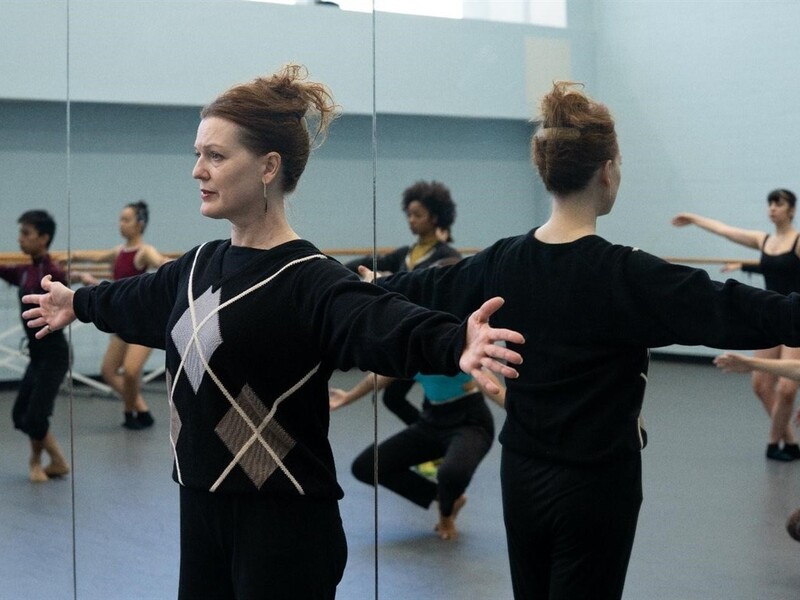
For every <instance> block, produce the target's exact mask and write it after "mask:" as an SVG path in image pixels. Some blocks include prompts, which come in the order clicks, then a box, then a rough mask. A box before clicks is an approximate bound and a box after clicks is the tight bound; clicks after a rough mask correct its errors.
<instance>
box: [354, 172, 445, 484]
mask: <svg viewBox="0 0 800 600" xmlns="http://www.w3.org/2000/svg"><path fill="white" fill-rule="evenodd" d="M400 205H401V208H402V210H403V212H404V213H405V215H406V219H407V220H408V227H409V229H410V230H411V233H413V234H414V235H415V236H417V239H416V241H415V242H414V243H413V244H412V245H410V246H400V247H399V248H396V249H395V250H393V251H392V252H389V253H388V254H384V255H382V256H378V257H377V263H376V265H377V267H376V268H377V269H378V271H379V272H380V273H381V275H391V274H392V273H399V272H401V271H412V270H414V269H425V268H427V267H430V266H431V265H433V264H434V263H437V262H439V261H441V260H444V259H452V260H458V259H460V258H461V254H460V253H459V252H458V250H456V249H455V248H454V247H453V246H451V243H452V241H453V236H452V228H453V224H454V223H455V220H456V204H455V202H453V198H452V196H451V195H450V190H449V189H448V188H447V187H446V186H445V185H443V184H441V183H439V182H438V181H430V182H428V181H417V182H416V183H414V184H413V185H411V186H409V187H407V188H406V189H405V190H403V197H402V201H401V204H400ZM346 266H347V268H349V269H350V270H352V271H353V272H357V271H358V267H360V266H365V267H369V268H370V269H371V268H372V266H373V264H372V256H363V257H361V258H358V259H355V260H352V261H350V262H348V263H346ZM413 386H414V381H413V380H410V379H393V380H392V381H391V382H390V383H388V384H387V385H386V387H385V389H384V390H383V404H384V406H386V408H388V409H389V410H390V411H391V412H392V413H394V414H395V415H397V417H398V418H399V419H400V420H401V421H402V422H403V423H405V424H406V425H411V424H413V423H416V422H417V421H418V420H419V418H420V414H421V413H420V409H419V408H417V407H416V406H415V405H414V404H412V403H411V402H409V400H408V397H407V396H408V392H409V391H410V390H411V388H412V387H413ZM426 468H427V469H429V470H430V471H431V472H435V469H436V467H435V466H433V465H432V463H431V464H430V465H427V467H426Z"/></svg>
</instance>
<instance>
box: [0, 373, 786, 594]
mask: <svg viewBox="0 0 800 600" xmlns="http://www.w3.org/2000/svg"><path fill="white" fill-rule="evenodd" d="M359 377H360V374H359V373H344V374H337V375H336V376H335V377H334V380H333V381H332V384H333V385H335V386H337V387H348V386H349V385H351V384H353V383H354V382H355V381H356V380H357V379H358V378H359ZM14 394H15V392H14V390H11V389H6V390H5V391H2V392H0V415H2V418H1V419H0V600H40V599H47V600H61V599H64V600H67V599H80V600H116V599H118V600H128V599H130V600H160V599H172V598H175V597H176V589H177V565H178V503H177V499H178V493H177V485H176V484H175V483H174V482H173V481H172V479H171V477H170V473H171V462H170V461H171V453H170V447H169V441H168V426H167V423H168V419H167V406H166V401H165V399H164V398H165V393H164V387H163V384H162V383H152V384H148V386H147V387H146V390H145V395H146V397H147V399H148V401H149V402H150V405H151V407H152V409H153V412H154V414H155V416H156V419H157V422H156V425H155V427H153V428H152V429H150V430H146V431H141V432H130V431H127V430H125V429H123V428H122V427H120V422H121V416H122V415H121V408H120V403H119V402H117V401H116V400H113V399H110V398H109V397H107V396H102V395H96V394H92V393H89V391H88V388H85V387H78V388H75V390H73V392H72V393H71V395H70V394H64V395H62V396H61V397H60V398H59V400H58V403H57V407H56V414H55V416H54V419H53V427H54V431H55V432H56V434H57V436H58V437H59V439H60V440H61V441H62V444H63V445H64V446H65V447H66V446H70V440H71V447H70V452H71V454H72V458H71V460H72V462H73V466H74V470H73V477H72V478H65V479H62V480H51V481H49V482H47V483H43V484H32V483H30V482H29V481H28V479H27V459H28V447H27V442H26V440H25V438H24V437H22V435H21V434H19V432H16V431H14V430H13V428H12V426H11V424H10V412H11V404H12V402H13V398H14ZM492 410H493V412H494V415H495V420H496V424H497V426H498V429H499V426H500V425H501V423H502V419H503V415H502V411H500V410H499V409H496V407H494V406H493V407H492ZM644 416H645V421H646V426H647V430H648V432H649V438H650V443H649V446H648V447H647V448H646V449H645V451H644V455H643V470H644V495H645V499H644V504H643V506H642V511H641V515H640V519H639V529H638V532H637V536H636V542H635V546H634V550H633V557H632V559H631V564H630V568H629V571H628V578H627V582H626V587H625V596H624V598H625V599H626V600H650V599H652V600H716V599H719V600H754V599H755V600H761V599H764V600H797V598H800V544H798V543H797V542H795V541H793V540H791V539H790V538H789V536H788V535H787V534H786V531H785V528H784V524H785V520H786V517H787V515H788V514H789V513H790V512H791V511H792V510H794V509H795V508H797V507H798V506H800V462H795V463H789V464H782V463H775V462H772V461H767V460H766V459H765V458H764V447H765V444H766V432H767V425H768V423H767V418H766V416H765V415H764V414H763V412H762V409H761V407H760V405H759V404H758V403H757V401H756V400H755V399H754V397H753V396H752V395H751V393H750V387H749V379H748V377H747V376H743V375H725V374H722V373H720V372H718V371H717V370H716V369H715V368H714V367H712V366H710V364H709V365H703V364H696V363H694V362H686V363H683V362H673V361H665V360H654V361H653V363H652V366H651V373H650V382H649V386H648V392H647V397H646V400H645V411H644ZM70 417H71V423H70ZM377 422H378V431H379V437H380V438H384V437H386V436H387V435H389V434H391V433H393V432H394V431H396V430H398V429H399V428H400V422H399V421H397V419H395V418H394V417H393V416H391V415H387V414H385V411H383V410H380V411H379V414H378V416H377ZM372 430H373V411H372V403H371V402H370V401H369V400H368V399H365V400H363V401H361V402H360V403H357V404H355V405H353V406H350V407H347V408H345V409H343V410H341V411H338V412H336V413H334V414H333V415H332V419H331V433H330V436H331V441H332V445H333V448H334V452H335V454H336V459H337V465H338V471H339V477H340V481H341V484H342V487H343V488H344V490H345V498H344V499H343V500H342V501H341V504H340V506H341V511H342V517H343V520H344V524H345V529H346V531H347V537H348V547H349V559H348V564H347V569H346V571H345V575H344V579H343V580H342V582H341V584H340V586H339V592H338V596H337V597H338V598H341V599H343V600H362V599H372V598H376V597H377V598H381V599H386V600H406V599H414V600H428V599H430V600H451V599H452V600H464V599H480V600H483V599H491V600H502V599H507V598H511V587H510V583H509V577H508V570H507V566H506V553H505V537H504V533H503V524H502V514H501V506H500V490H499V458H500V447H499V445H498V444H495V445H494V447H493V448H492V450H491V452H490V454H489V455H488V456H487V458H486V459H485V460H484V462H483V463H482V464H481V466H480V468H479V469H478V472H477V473H476V476H475V478H474V479H473V482H472V484H471V486H470V488H469V490H468V491H467V495H468V502H467V504H466V506H465V508H464V509H463V510H462V512H461V513H460V515H459V519H458V526H459V529H460V531H461V536H460V537H459V538H458V539H457V540H455V541H442V540H440V539H438V538H437V537H436V536H435V534H434V532H433V525H434V523H435V521H436V512H435V506H434V507H431V509H429V510H427V511H426V510H422V509H420V508H418V507H416V506H415V505H412V504H409V503H408V502H405V501H403V500H402V499H400V498H397V497H395V496H393V495H392V494H390V493H389V492H385V491H381V492H380V493H379V494H378V497H377V506H378V513H377V514H378V518H377V526H378V544H377V558H376V552H375V518H374V511H373V506H374V501H375V496H374V495H373V492H372V488H370V487H367V486H364V485H363V484H360V483H358V482H357V481H355V479H353V477H352V476H351V475H350V470H349V464H350V461H351V460H352V459H353V457H354V456H355V455H356V454H357V453H358V452H360V451H361V450H362V449H363V448H364V447H365V446H367V445H368V444H369V443H370V442H371V440H372V436H373V433H372ZM587 535H591V532H587ZM376 567H377V569H376ZM299 600H302V599H299ZM565 600H569V599H565Z"/></svg>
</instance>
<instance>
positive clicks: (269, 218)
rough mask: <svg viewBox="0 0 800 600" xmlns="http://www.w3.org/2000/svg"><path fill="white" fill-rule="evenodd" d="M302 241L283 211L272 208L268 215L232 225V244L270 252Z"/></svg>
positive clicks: (268, 210)
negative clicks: (281, 246)
mask: <svg viewBox="0 0 800 600" xmlns="http://www.w3.org/2000/svg"><path fill="white" fill-rule="evenodd" d="M297 239H300V236H298V235H297V234H296V233H295V231H294V230H293V229H292V228H291V226H290V225H289V223H288V221H287V220H286V217H285V216H284V213H283V210H281V209H280V208H278V206H277V205H273V206H270V207H269V208H268V209H267V212H266V213H263V214H260V215H258V216H256V217H253V218H252V219H251V220H248V221H246V222H243V223H242V222H239V223H231V244H233V245H234V246H244V247H247V248H259V249H261V250H269V249H270V248H274V247H275V246H279V245H281V244H284V243H286V242H289V241H291V240H297Z"/></svg>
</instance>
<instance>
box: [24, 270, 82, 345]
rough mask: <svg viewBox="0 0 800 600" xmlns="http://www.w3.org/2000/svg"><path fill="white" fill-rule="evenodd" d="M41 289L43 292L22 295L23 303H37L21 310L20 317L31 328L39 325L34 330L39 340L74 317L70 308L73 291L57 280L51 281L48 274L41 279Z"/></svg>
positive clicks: (73, 312)
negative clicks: (32, 306)
mask: <svg viewBox="0 0 800 600" xmlns="http://www.w3.org/2000/svg"><path fill="white" fill-rule="evenodd" d="M42 289H43V290H44V291H45V293H44V294H26V295H25V296H23V297H22V303H23V304H36V305H37V306H36V307H34V308H30V309H28V310H26V311H25V312H23V313H22V318H23V319H25V320H26V321H28V323H27V326H28V327H30V328H31V329H36V328H37V327H41V329H39V331H37V332H36V339H39V340H40V339H42V338H43V337H45V336H46V335H47V334H49V333H50V332H51V331H56V330H58V329H63V328H64V327H66V326H67V325H69V324H70V323H72V322H73V321H74V320H75V319H76V317H75V311H74V310H73V308H72V299H73V296H75V292H73V291H72V290H71V289H69V288H68V287H67V286H65V285H63V284H61V283H59V282H58V281H53V280H52V277H50V275H45V276H44V278H43V279H42Z"/></svg>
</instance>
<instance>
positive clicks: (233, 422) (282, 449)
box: [215, 385, 295, 488]
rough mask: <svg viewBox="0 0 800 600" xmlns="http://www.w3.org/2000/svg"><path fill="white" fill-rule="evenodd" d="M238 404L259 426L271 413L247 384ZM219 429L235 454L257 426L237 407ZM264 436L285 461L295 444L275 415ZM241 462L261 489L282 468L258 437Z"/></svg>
mask: <svg viewBox="0 0 800 600" xmlns="http://www.w3.org/2000/svg"><path fill="white" fill-rule="evenodd" d="M236 403H237V404H238V405H239V407H240V408H241V409H242V411H243V412H244V413H245V414H246V415H247V416H248V418H249V419H250V420H251V421H252V422H253V424H255V426H256V427H259V426H260V425H261V423H262V422H263V421H264V418H265V417H266V416H267V414H268V413H269V409H268V408H267V407H266V406H264V404H263V403H262V402H261V401H260V400H259V399H258V396H256V395H255V393H254V392H253V390H252V389H251V388H250V386H247V385H245V386H244V388H242V391H241V393H240V394H239V396H238V397H237V398H236ZM215 431H216V432H217V435H218V436H219V437H220V439H221V440H222V441H223V442H224V443H225V445H226V446H227V447H228V450H230V451H231V454H233V455H234V456H236V455H237V454H238V453H239V451H240V450H241V449H242V448H243V447H244V445H245V444H246V443H247V442H248V440H250V438H252V437H253V435H254V432H253V429H252V428H251V427H250V426H249V425H248V424H247V423H246V422H245V420H244V419H243V418H242V416H241V415H240V414H239V413H238V412H237V411H236V409H235V408H233V407H231V408H230V409H229V410H228V412H227V413H225V416H224V417H222V420H221V421H220V422H219V424H218V425H217V427H216V429H215ZM261 437H262V438H263V440H264V441H265V442H266V443H267V445H268V446H269V447H270V449H271V450H272V452H274V453H275V455H276V456H277V457H278V458H279V459H280V460H283V459H284V457H285V456H286V455H287V454H289V451H290V450H291V449H292V448H293V447H294V445H295V441H294V439H292V437H291V436H290V435H289V434H288V433H286V431H285V430H284V429H283V427H281V426H280V424H279V423H278V422H277V421H276V420H275V418H272V419H271V420H270V421H269V423H268V424H267V425H266V426H265V427H264V429H263V430H262V431H261ZM239 465H240V466H241V467H242V469H244V471H245V473H247V476H248V477H249V478H250V480H251V481H252V482H253V483H254V484H255V486H256V487H257V488H261V486H262V485H264V482H265V481H266V480H267V479H269V477H270V475H272V474H273V473H274V472H275V470H276V469H277V468H278V464H277V462H276V461H275V459H274V458H273V457H272V456H271V455H270V453H269V452H267V449H266V448H264V444H263V443H262V442H261V440H255V441H254V442H253V443H252V444H251V445H250V446H249V447H248V449H247V450H246V451H245V453H244V454H243V455H242V457H241V458H240V460H239Z"/></svg>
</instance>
